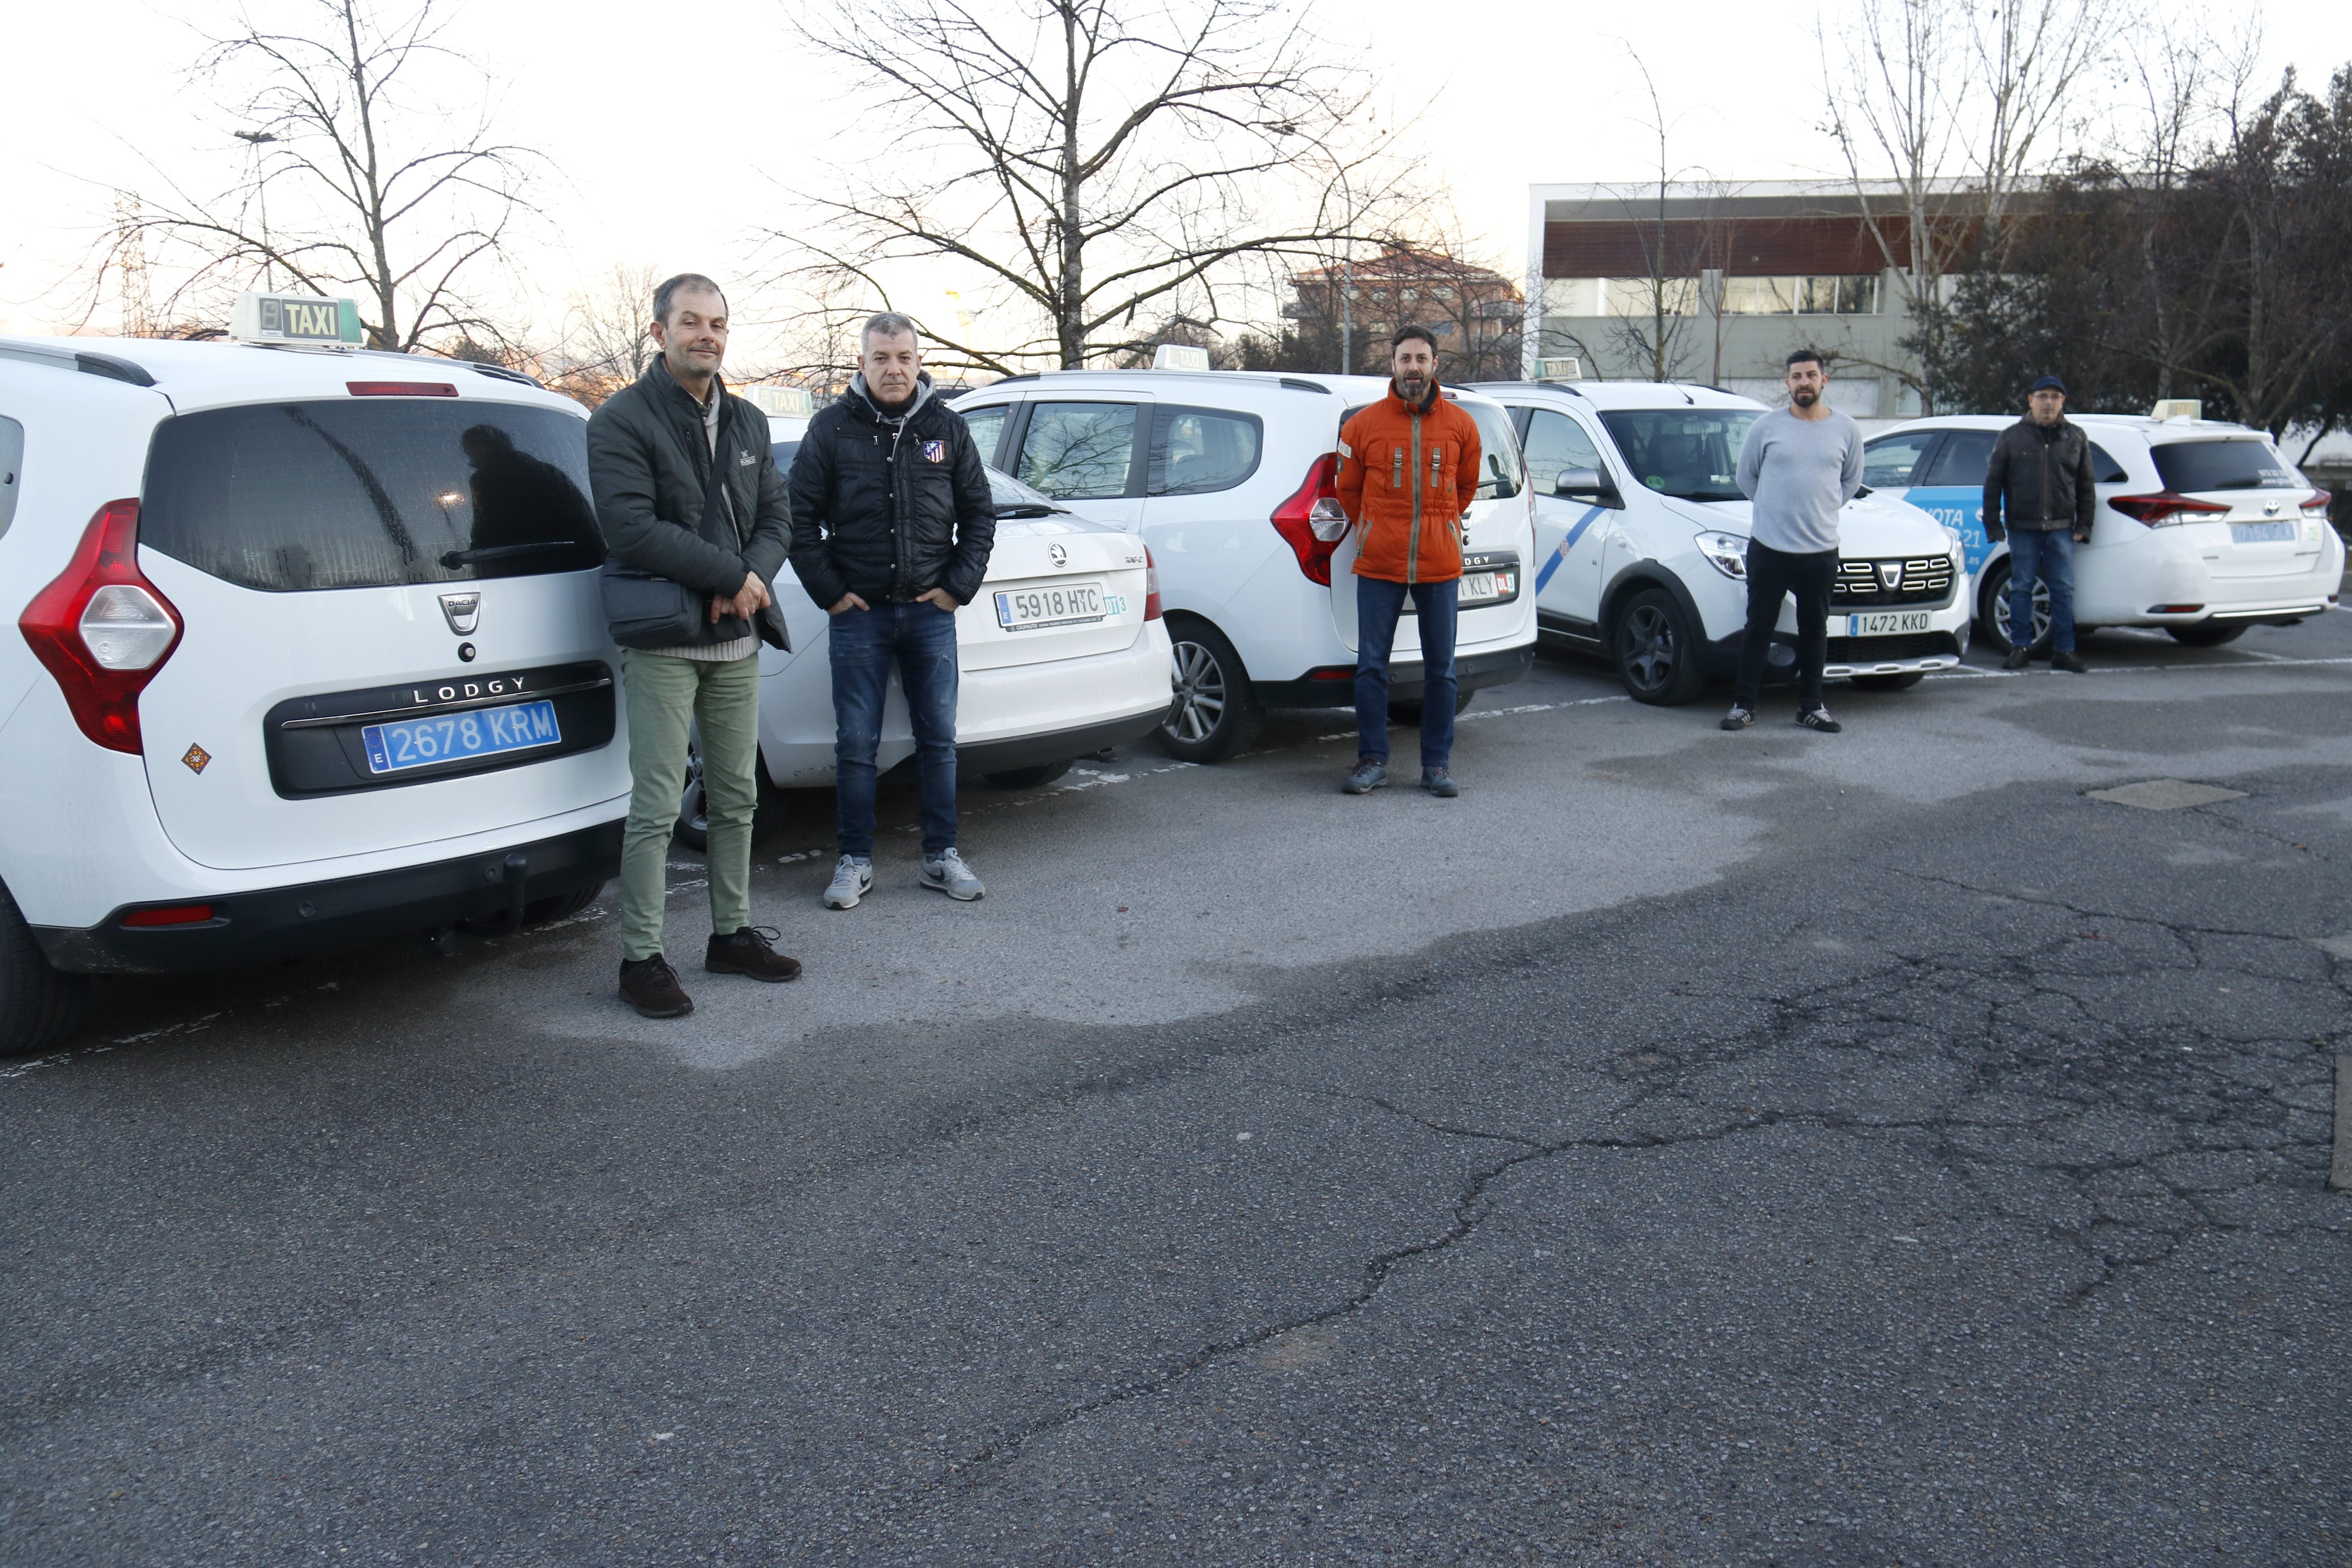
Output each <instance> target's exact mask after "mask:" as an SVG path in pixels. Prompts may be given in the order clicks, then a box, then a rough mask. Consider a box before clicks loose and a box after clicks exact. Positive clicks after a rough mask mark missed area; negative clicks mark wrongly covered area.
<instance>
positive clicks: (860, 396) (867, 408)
mask: <svg viewBox="0 0 2352 1568" xmlns="http://www.w3.org/2000/svg"><path fill="white" fill-rule="evenodd" d="M849 390H850V393H851V394H852V395H854V396H855V397H856V399H857V402H858V404H859V405H861V406H860V407H859V410H858V411H859V412H860V413H861V414H863V415H864V416H866V418H868V419H871V420H872V421H874V423H875V424H877V425H887V424H892V423H896V422H898V421H902V420H908V419H912V418H913V417H914V416H916V415H917V414H918V413H919V412H921V410H922V406H923V405H924V404H926V403H929V401H930V400H931V373H930V372H929V371H927V370H919V371H917V372H916V373H915V395H914V396H913V397H912V398H910V399H908V403H907V406H906V407H905V408H904V409H902V410H901V411H900V412H898V413H897V414H886V413H884V412H883V409H882V402H881V400H880V399H879V398H877V397H876V396H875V395H874V390H873V388H871V387H869V386H867V385H866V373H865V372H864V371H862V370H861V371H859V372H858V373H857V374H856V375H854V376H851V377H850V378H849Z"/></svg>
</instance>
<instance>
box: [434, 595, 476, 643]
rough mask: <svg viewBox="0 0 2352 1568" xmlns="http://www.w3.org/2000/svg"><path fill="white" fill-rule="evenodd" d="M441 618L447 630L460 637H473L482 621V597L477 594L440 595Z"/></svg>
mask: <svg viewBox="0 0 2352 1568" xmlns="http://www.w3.org/2000/svg"><path fill="white" fill-rule="evenodd" d="M441 618H442V619H443V620H445V621H447V622H448V623H449V629H450V630H451V631H453V632H456V633H457V635H458V636H459V637H472V636H473V635H474V628H475V627H476V626H479V625H480V624H481V621H482V596H481V595H479V594H444V595H441Z"/></svg>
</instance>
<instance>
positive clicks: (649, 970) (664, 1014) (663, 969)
mask: <svg viewBox="0 0 2352 1568" xmlns="http://www.w3.org/2000/svg"><path fill="white" fill-rule="evenodd" d="M621 1000H622V1001H624V1002H626V1003H627V1004H628V1005H630V1006H632V1007H635V1009H636V1010H637V1011H638V1012H640V1013H643V1014H644V1015H645V1016H646V1017H648V1018H683V1017H685V1016H687V1015H688V1013H691V1012H693V1011H694V1002H693V1000H692V999H691V998H690V997H688V995H687V994H686V991H685V988H684V987H682V986H680V985H679V984H678V983H677V970H675V969H672V968H671V967H670V966H669V960H667V959H666V958H664V957H663V956H662V955H661V954H660V953H658V952H657V953H655V954H654V955H653V956H652V957H651V958H639V959H626V958H625V959H623V960H622V961H621Z"/></svg>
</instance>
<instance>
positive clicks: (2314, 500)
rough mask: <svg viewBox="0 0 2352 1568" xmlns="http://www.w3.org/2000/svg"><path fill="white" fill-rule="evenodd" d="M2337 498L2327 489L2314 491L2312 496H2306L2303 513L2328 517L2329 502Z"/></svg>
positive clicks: (2310, 515) (2307, 515)
mask: <svg viewBox="0 0 2352 1568" xmlns="http://www.w3.org/2000/svg"><path fill="white" fill-rule="evenodd" d="M2335 499H2336V498H2335V497H2334V496H2333V495H2331V494H2329V493H2328V492H2327V491H2326V490H2314V491H2312V492H2311V494H2310V496H2309V497H2308V498H2306V499H2305V501H2304V503H2303V515H2304V516H2305V517H2326V515H2327V503H2328V502H2330V501H2332V500H2335Z"/></svg>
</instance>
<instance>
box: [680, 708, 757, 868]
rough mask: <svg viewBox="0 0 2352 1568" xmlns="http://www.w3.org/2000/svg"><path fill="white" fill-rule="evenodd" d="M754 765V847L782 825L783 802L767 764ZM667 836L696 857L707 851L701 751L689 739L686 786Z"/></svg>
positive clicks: (707, 821)
mask: <svg viewBox="0 0 2352 1568" xmlns="http://www.w3.org/2000/svg"><path fill="white" fill-rule="evenodd" d="M754 766H755V770H756V771H755V773H754V775H753V782H754V783H756V784H758V785H759V789H760V802H759V804H758V805H756V806H754V807H753V808H752V811H751V842H752V843H754V844H757V843H758V842H759V841H760V840H761V839H762V838H765V837H767V836H768V835H769V834H771V833H772V832H774V831H775V830H776V828H777V827H778V826H780V825H781V824H782V821H783V818H784V811H783V804H784V803H783V794H782V791H781V790H779V789H777V788H776V786H775V785H774V784H771V783H770V782H769V781H768V766H767V764H766V763H764V762H763V763H756V764H754ZM670 837H671V838H673V839H674V840H676V841H677V843H678V844H681V845H683V846H684V847H687V848H688V849H691V850H693V851H695V852H696V853H697V854H706V853H708V852H709V848H710V818H709V813H708V812H707V810H706V809H705V806H704V803H703V798H702V748H701V746H700V744H699V743H698V742H697V741H696V740H695V739H694V738H693V737H692V736H688V739H687V742H686V787H685V788H684V789H682V790H680V791H679V792H678V797H677V826H676V827H675V828H673V829H671V830H670Z"/></svg>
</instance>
